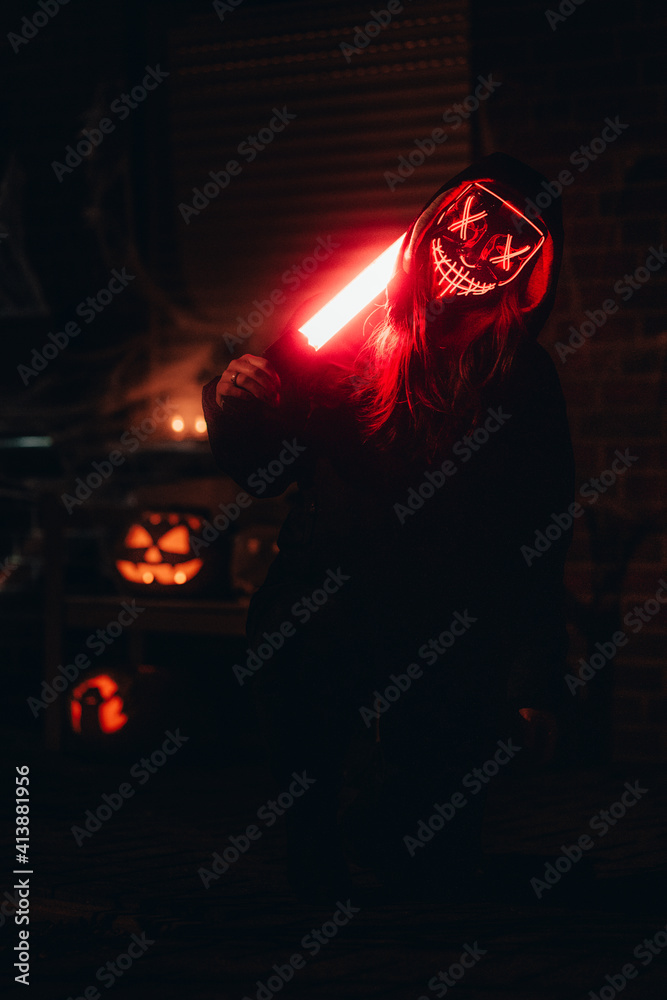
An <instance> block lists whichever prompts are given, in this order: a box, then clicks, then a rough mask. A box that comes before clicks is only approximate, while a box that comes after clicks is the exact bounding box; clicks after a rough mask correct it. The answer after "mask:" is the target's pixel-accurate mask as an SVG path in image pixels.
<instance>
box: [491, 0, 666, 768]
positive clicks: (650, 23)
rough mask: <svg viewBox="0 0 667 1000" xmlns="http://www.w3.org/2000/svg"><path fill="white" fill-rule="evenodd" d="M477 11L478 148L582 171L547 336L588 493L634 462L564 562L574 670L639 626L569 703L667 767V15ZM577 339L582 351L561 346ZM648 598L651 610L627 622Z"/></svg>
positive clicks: (614, 745)
mask: <svg viewBox="0 0 667 1000" xmlns="http://www.w3.org/2000/svg"><path fill="white" fill-rule="evenodd" d="M471 8H472V10H471V24H472V28H471V31H472V44H473V65H472V75H473V76H474V75H475V74H477V73H478V72H484V73H487V72H493V73H495V74H496V75H498V76H499V78H500V79H502V80H503V85H502V87H501V88H500V89H499V90H498V92H497V94H496V95H495V96H494V100H493V102H489V103H488V106H487V107H485V108H483V109H482V112H481V114H480V116H479V117H478V119H477V121H476V126H477V132H476V145H477V152H478V153H479V154H480V155H483V154H485V153H488V152H491V151H493V150H496V149H497V150H502V151H504V152H507V153H511V154H513V155H516V156H518V157H519V158H521V159H525V160H526V161H527V162H529V163H531V164H532V165H534V166H535V167H536V168H538V169H539V170H541V171H542V172H543V173H544V174H545V176H546V177H547V178H548V179H549V180H550V181H551V180H556V179H557V178H558V175H559V174H560V173H561V172H562V171H569V174H570V177H571V182H570V183H568V184H566V185H565V186H564V191H563V195H562V197H563V211H564V218H565V231H566V249H565V257H564V262H563V271H562V276H561V281H560V288H559V294H558V299H557V303H556V308H555V311H554V313H553V315H552V317H551V319H550V321H549V323H548V326H547V327H546V328H545V330H544V332H543V334H542V336H541V338H540V339H541V342H542V343H543V344H544V346H545V347H547V349H548V350H549V351H550V353H551V354H552V356H553V358H554V361H555V363H556V366H557V368H558V372H559V375H560V378H561V383H562V386H563V390H564V392H565V396H566V400H567V404H568V411H569V415H570V424H571V429H572V435H573V441H574V448H575V454H576V462H577V472H576V476H577V491H579V488H580V486H581V485H583V484H584V483H585V482H586V481H588V480H590V479H591V477H595V478H596V479H598V480H599V477H600V475H601V474H603V473H604V472H605V470H609V469H610V468H611V463H612V461H613V459H614V456H615V452H616V450H617V449H618V450H620V451H621V452H622V453H623V452H625V450H626V449H629V452H630V455H631V456H633V457H634V456H636V461H632V462H631V464H630V467H629V468H627V470H626V471H625V472H623V473H620V474H618V476H617V477H616V479H615V482H610V480H611V478H612V474H611V473H609V474H607V475H606V476H604V480H605V481H607V482H609V485H608V486H607V487H605V492H604V493H602V492H596V493H595V494H594V496H593V497H582V496H581V495H578V496H577V499H578V500H579V501H580V502H581V504H582V506H583V507H584V509H585V514H584V516H582V517H581V518H580V519H578V520H577V521H576V522H575V524H576V527H575V538H574V542H573V545H572V549H571V553H570V559H569V564H568V569H567V585H568V588H569V590H570V592H571V594H572V606H571V619H572V622H571V640H572V641H571V652H570V658H571V665H572V667H573V668H576V667H577V663H578V660H579V658H580V657H584V658H585V659H586V660H588V659H589V658H590V654H591V653H593V652H595V651H596V649H595V643H596V642H601V643H602V644H603V647H604V643H605V642H608V640H609V639H610V638H611V636H612V635H613V633H614V632H615V631H618V630H622V631H624V632H625V633H626V635H627V642H626V644H625V645H624V646H623V648H622V649H620V652H619V655H618V657H617V658H616V661H615V664H614V665H613V666H609V664H608V663H605V664H604V665H603V666H601V667H600V669H599V670H597V671H596V673H595V676H594V678H593V679H592V680H591V681H590V682H589V683H587V684H586V685H585V687H582V688H578V689H577V691H576V694H575V695H573V697H574V698H576V701H577V712H578V713H579V719H580V729H581V732H583V733H584V737H583V739H582V746H583V745H585V742H586V736H585V734H586V732H588V733H589V736H590V744H591V745H592V744H594V743H597V746H598V748H599V749H601V751H602V752H604V751H605V749H606V751H607V752H610V753H611V754H612V755H613V757H614V758H615V759H647V760H648V759H652V760H664V759H666V758H667V664H666V663H665V651H666V650H667V609H664V608H663V606H662V605H659V604H658V603H657V602H655V593H656V590H657V589H658V587H659V586H660V585H659V580H660V578H661V577H663V578H665V579H667V558H666V557H667V546H666V539H665V527H666V521H665V516H664V504H663V496H664V494H665V485H666V483H665V472H664V458H665V451H666V449H665V445H664V443H663V440H664V429H665V417H664V413H663V400H664V397H665V387H666V383H667V318H666V317H665V283H666V278H667V262H665V263H664V264H663V265H662V266H661V267H660V268H659V269H657V270H656V271H655V272H654V273H651V272H650V271H649V270H648V269H647V268H646V261H647V258H648V257H649V255H650V253H651V248H652V247H653V248H657V249H658V250H659V249H660V247H661V241H664V242H665V243H667V222H666V218H667V216H666V213H665V202H666V199H665V195H666V194H667V169H666V168H667V149H666V147H665V125H666V114H667V112H666V106H665V104H666V91H665V87H664V49H665V41H666V39H665V29H664V23H665V19H664V9H663V7H662V5H661V4H659V3H656V2H645V0H638V2H634V3H631V4H622V5H620V4H606V5H604V4H602V3H601V2H599V0H584V2H580V3H578V4H575V3H571V2H570V0H564V2H562V3H560V4H558V3H553V4H551V5H550V7H546V9H545V5H543V4H542V3H535V2H530V0H522V2H515V3H512V4H508V5H506V4H503V5H502V6H501V5H498V4H496V3H492V2H489V0H471ZM549 10H550V11H551V13H549ZM568 12H570V13H568ZM606 119H610V120H611V121H614V120H616V119H618V120H619V121H620V123H621V125H625V126H627V127H625V128H620V129H618V131H619V134H618V135H617V136H613V134H612V131H613V130H611V129H609V130H608V131H607V132H606V138H607V139H609V140H611V141H608V142H607V143H606V148H604V149H603V148H602V147H603V146H604V145H605V140H604V139H603V140H602V141H599V142H594V141H593V140H595V139H596V138H598V137H600V136H601V134H602V132H603V130H604V129H605V127H606V125H605V120H606ZM581 147H588V149H589V151H590V152H589V153H587V152H586V151H585V150H583V149H581ZM572 157H573V158H572ZM571 158H572V159H571ZM584 165H585V166H584ZM566 179H567V178H566ZM554 193H555V191H554ZM548 196H549V195H548V194H547V193H546V192H545V193H544V197H548ZM654 261H655V258H653V261H652V262H651V264H650V266H651V267H655V266H656V264H655V263H654ZM638 268H642V269H643V270H640V271H638V272H637V269H638ZM635 272H637V273H636V277H635ZM626 275H628V276H630V278H631V280H630V281H628V278H626V277H625V276H626ZM633 283H634V285H635V286H636V287H635V288H633V287H632V284H633ZM605 303H606V305H607V309H608V312H605ZM589 312H590V313H592V314H593V318H592V319H591V317H590V316H589V315H588V313H589ZM596 321H597V323H596ZM585 322H588V326H585V327H584V330H583V334H584V335H583V336H582V335H581V328H582V324H584V323H585ZM574 331H580V332H579V334H575V336H574V341H573V344H577V343H578V344H579V345H580V346H578V347H576V349H575V350H574V351H573V352H572V353H570V352H569V351H568V352H567V353H566V350H567V347H569V346H572V345H570V343H569V341H570V337H572V336H573V332H574ZM587 334H590V335H587ZM559 343H560V344H561V345H566V348H563V347H562V346H561V347H559V346H558V345H559ZM618 467H620V463H617V468H618ZM602 485H603V486H604V482H603V483H602ZM596 489H597V488H596V487H595V486H593V490H594V491H595V490H596ZM647 600H648V601H649V602H651V601H653V603H649V606H648V608H647V609H646V610H645V611H644V612H643V614H644V616H645V617H646V618H648V619H649V620H647V621H645V622H641V623H640V622H637V621H636V620H632V621H631V622H629V623H628V622H624V621H623V618H624V616H625V615H626V614H627V613H628V612H630V611H631V609H632V608H634V607H635V606H640V607H643V605H644V604H645V602H646V601H647ZM656 609H659V610H657V612H656ZM653 612H656V613H653ZM607 649H609V647H608V646H607ZM598 652H599V650H598ZM600 656H604V653H601V654H600ZM596 662H597V663H599V662H600V661H599V660H598V661H596ZM605 719H610V720H611V731H610V732H605V722H604V720H605Z"/></svg>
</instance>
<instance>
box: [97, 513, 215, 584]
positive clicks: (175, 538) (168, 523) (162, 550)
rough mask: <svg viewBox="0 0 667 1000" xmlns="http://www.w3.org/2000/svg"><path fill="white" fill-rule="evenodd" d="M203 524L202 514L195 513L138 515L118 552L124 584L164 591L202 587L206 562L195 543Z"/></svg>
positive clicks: (116, 559)
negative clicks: (194, 547) (197, 552)
mask: <svg viewBox="0 0 667 1000" xmlns="http://www.w3.org/2000/svg"><path fill="white" fill-rule="evenodd" d="M202 527H203V520H202V518H201V517H200V516H198V515H195V514H193V513H177V512H175V511H145V512H144V513H142V514H141V515H139V516H137V517H135V518H134V519H133V520H132V521H130V522H129V524H128V525H126V527H125V529H124V531H123V534H122V541H121V543H120V545H119V546H118V547H117V549H116V553H115V557H116V558H115V567H116V572H117V573H118V574H119V576H120V578H121V582H122V585H123V586H124V587H126V588H127V589H130V590H140V591H143V592H146V591H148V592H150V591H159V592H160V593H161V594H164V593H168V592H179V593H183V592H184V591H193V590H199V589H200V585H201V584H202V582H204V576H205V574H202V570H203V569H204V565H205V562H204V559H203V558H202V557H201V556H200V555H198V554H196V552H194V551H193V548H192V546H193V539H194V537H195V536H196V535H199V533H200V530H201V528H202ZM207 548H208V546H207Z"/></svg>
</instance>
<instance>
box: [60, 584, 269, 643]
mask: <svg viewBox="0 0 667 1000" xmlns="http://www.w3.org/2000/svg"><path fill="white" fill-rule="evenodd" d="M123 601H128V602H129V603H131V602H132V601H135V602H136V607H138V608H144V609H145V610H144V611H142V612H141V614H140V615H139V616H138V617H137V619H136V621H135V622H133V624H132V631H135V632H136V631H139V632H174V633H180V634H187V633H189V632H193V633H196V634H197V635H240V636H243V635H245V621H246V615H247V612H248V604H249V603H250V601H249V598H246V599H245V600H238V601H211V600H209V601H207V600H196V599H193V600H171V599H165V600H156V599H155V598H145V597H141V596H139V597H137V596H136V595H132V594H125V595H123V594H103V595H100V596H93V597H91V596H89V595H87V594H81V595H79V594H67V595H65V597H64V598H63V619H64V620H63V625H64V627H66V628H101V627H103V626H104V624H105V623H106V622H107V621H111V620H112V619H113V618H115V617H116V616H117V615H118V613H119V612H120V610H121V604H122V602H123Z"/></svg>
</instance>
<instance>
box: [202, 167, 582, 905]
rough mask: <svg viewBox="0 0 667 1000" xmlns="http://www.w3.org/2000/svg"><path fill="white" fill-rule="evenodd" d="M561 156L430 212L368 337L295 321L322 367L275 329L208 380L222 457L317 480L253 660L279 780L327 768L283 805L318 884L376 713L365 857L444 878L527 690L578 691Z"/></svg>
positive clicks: (283, 539)
mask: <svg viewBox="0 0 667 1000" xmlns="http://www.w3.org/2000/svg"><path fill="white" fill-rule="evenodd" d="M542 180H543V178H542V176H541V175H540V174H538V173H537V172H535V171H533V170H532V169H531V168H529V167H527V166H525V165H524V164H522V163H520V162H519V161H517V160H515V159H513V158H512V157H509V156H505V155H503V154H497V153H496V154H493V155H492V156H489V157H486V158H484V159H483V160H481V161H479V162H478V163H477V164H475V165H473V166H472V167H470V168H468V169H467V170H465V171H463V172H462V173H460V174H458V175H457V176H456V177H454V178H453V179H452V180H451V181H450V182H449V183H448V184H446V185H445V186H444V187H443V188H441V189H440V190H439V191H438V192H437V193H436V194H435V196H434V197H433V198H432V199H431V201H430V202H429V203H428V204H427V205H426V206H425V208H424V210H423V211H422V212H421V213H420V215H419V216H418V217H417V218H416V220H415V221H414V223H413V224H412V226H411V227H410V229H409V230H408V232H407V234H406V237H405V241H404V243H403V247H402V250H401V253H400V254H399V261H398V265H397V269H396V273H395V275H394V277H393V278H392V280H391V282H390V284H389V286H388V289H387V298H386V303H385V305H384V306H383V308H382V309H381V310H379V321H378V314H377V313H376V314H375V316H374V319H375V320H376V323H375V326H374V327H373V328H372V329H371V331H370V332H369V333H367V334H366V335H365V336H363V337H362V339H361V340H360V342H358V343H356V344H355V345H354V347H351V346H350V343H349V341H348V342H347V345H346V346H345V347H344V348H341V349H339V350H338V351H336V349H331V350H330V349H327V350H326V351H324V350H323V351H321V352H319V354H317V355H316V354H315V353H314V352H309V350H308V349H307V347H304V346H303V343H305V339H304V338H302V335H301V334H297V335H295V333H294V329H295V327H296V324H294V325H293V326H292V328H291V329H290V332H289V335H288V337H287V338H286V340H285V343H289V344H290V345H292V346H295V345H297V346H300V347H301V363H300V364H301V367H300V368H299V366H298V365H297V366H296V367H295V366H294V359H293V358H290V355H289V353H288V352H286V351H285V350H282V351H281V350H280V345H281V341H280V340H279V341H278V342H277V343H276V345H274V346H273V347H272V348H269V350H268V351H267V352H266V356H265V358H253V357H251V356H250V355H244V356H243V357H242V358H239V359H235V360H233V361H232V362H231V363H230V365H229V367H228V368H227V370H226V371H225V372H224V373H223V375H222V377H221V378H220V379H217V378H216V379H213V380H212V381H211V382H209V383H208V385H206V386H205V387H204V390H203V403H204V414H205V416H206V420H207V424H208V430H209V439H210V442H211V448H212V451H213V454H214V456H215V458H216V460H217V462H218V464H219V465H220V467H221V468H222V469H223V471H224V472H226V473H227V474H228V475H230V476H231V477H232V478H233V479H234V480H235V481H236V482H238V483H239V485H241V486H242V488H243V489H244V490H246V491H247V492H248V493H249V494H250V495H251V496H255V497H267V496H279V495H280V494H281V493H282V492H283V491H284V490H285V489H286V488H287V487H288V486H289V485H290V484H291V483H293V482H295V481H296V483H297V484H298V491H297V493H296V495H295V497H294V503H293V509H292V510H291V512H290V514H289V515H288V517H287V519H286V521H285V523H284V525H283V527H282V529H281V533H280V536H279V539H278V545H279V550H280V551H279V554H278V556H277V557H276V559H275V561H274V563H273V564H272V566H271V568H270V571H269V574H268V576H267V579H266V581H265V583H264V584H263V585H262V587H260V589H259V590H258V591H257V593H256V594H255V595H254V596H253V598H252V600H251V604H250V608H249V614H248V624H247V635H248V640H249V642H250V645H251V648H252V649H253V651H255V652H256V654H257V655H256V657H255V659H254V660H253V663H254V665H255V666H254V668H253V669H252V670H250V669H248V671H247V673H248V674H251V673H253V674H254V676H253V678H252V681H253V684H254V688H255V693H256V698H257V705H258V709H259V714H260V719H261V721H262V725H263V729H264V733H265V735H266V739H267V742H268V746H269V750H270V756H271V762H272V766H273V769H274V773H275V777H276V780H277V781H278V783H279V784H280V785H281V787H287V786H286V785H285V784H284V783H285V782H289V781H290V780H293V774H294V772H297V773H299V774H301V773H302V772H303V771H304V770H305V771H306V773H307V775H308V777H309V778H311V779H313V781H314V783H313V784H312V786H311V787H309V789H308V790H307V791H306V792H305V793H304V795H303V796H302V798H300V799H298V800H297V801H296V802H295V804H294V805H293V806H292V807H291V808H290V810H289V811H288V813H287V817H286V819H287V829H288V873H289V876H290V880H291V883H292V885H293V887H294V888H295V889H296V890H297V891H299V892H300V893H301V894H305V895H310V896H314V897H321V896H330V897H332V898H335V895H336V893H337V892H338V891H340V890H342V889H344V888H345V887H346V876H347V867H346V864H345V862H344V860H343V856H342V854H341V851H340V841H339V827H338V825H337V813H338V810H339V802H338V798H337V795H338V791H339V789H340V786H341V782H342V775H343V766H344V762H345V759H346V757H345V755H346V752H347V750H348V748H349V745H350V742H351V741H353V742H354V740H355V738H358V742H361V743H363V740H364V739H367V740H368V741H369V742H372V741H373V740H376V741H377V739H378V738H379V745H380V747H381V751H382V753H381V757H382V766H383V775H382V776H380V775H379V774H376V775H375V777H376V778H377V780H376V782H375V786H374V788H373V791H372V794H370V793H368V794H367V795H366V798H365V800H363V801H361V800H360V801H359V802H358V803H357V807H356V810H355V811H354V821H351V820H349V821H348V822H347V832H348V840H349V841H351V840H354V841H355V849H356V852H357V853H356V860H359V861H361V862H362V863H369V864H372V865H374V866H375V868H376V869H377V871H378V872H379V873H380V875H381V876H382V877H383V878H384V879H385V881H388V882H393V883H400V884H401V885H405V884H407V885H409V886H411V887H414V886H422V887H424V886H436V887H437V890H438V892H439V893H441V894H444V895H446V893H447V891H448V889H452V888H453V886H454V885H455V884H460V883H461V880H462V879H464V878H465V877H466V875H467V874H469V873H470V872H472V871H474V869H475V866H476V864H477V862H478V860H479V850H480V830H481V820H482V808H483V800H484V793H485V791H486V787H487V785H488V783H489V781H490V780H493V776H495V774H496V773H498V772H499V771H500V770H502V769H503V768H507V769H508V770H509V769H511V767H512V763H513V759H514V757H515V756H516V755H517V754H518V755H519V756H520V753H519V749H520V748H522V747H521V741H519V742H517V741H516V737H517V733H519V732H520V731H521V730H520V727H519V725H518V723H521V716H520V715H519V713H520V712H521V714H522V715H523V717H524V718H532V719H541V720H542V721H544V720H547V722H546V725H547V726H548V727H549V728H550V727H551V721H550V720H552V718H553V714H554V713H557V711H558V707H559V703H560V700H561V697H562V692H563V690H564V681H563V671H564V659H565V652H566V645H567V635H566V629H565V623H564V614H563V564H564V559H565V554H566V551H567V547H568V545H569V541H570V537H571V523H572V518H571V516H570V515H569V514H568V507H569V506H570V504H571V502H572V496H573V457H572V449H571V443H570V436H569V430H568V424H567V417H566V412H565V405H564V400H563V396H562V392H561V388H560V384H559V381H558V376H557V374H556V371H555V368H554V365H553V363H552V361H551V359H550V357H549V355H548V354H547V352H546V351H545V350H544V349H543V348H542V347H541V346H539V345H538V344H537V342H536V337H537V335H538V333H539V332H540V330H541V328H542V326H543V324H544V322H545V320H546V318H547V316H548V314H549V312H550V310H551V307H552V304H553V300H554V296H555V291H556V282H557V278H558V270H559V266H560V260H561V252H562V225H561V220H560V215H559V212H560V206H559V204H556V203H554V204H552V205H551V206H550V207H549V209H548V210H545V212H544V213H543V215H542V216H541V217H536V218H533V217H530V216H529V215H528V214H527V211H526V208H525V205H526V199H527V198H531V197H532V195H533V194H534V193H535V191H537V190H539V189H540V184H541V182H542ZM367 325H368V324H367ZM300 339H301V340H302V341H303V343H302V344H301V345H299V340H300ZM283 347H284V344H283ZM281 638H282V639H283V641H282V642H279V640H280V639H281ZM272 639H273V642H272ZM260 661H261V665H260V666H259V667H257V663H258V662H260ZM529 710H530V711H529ZM513 740H514V741H513ZM485 765H486V767H485ZM475 769H477V770H475ZM452 796H455V799H454V801H455V805H454V806H452V805H451V802H452ZM448 803H449V805H448ZM436 806H439V807H440V809H439V810H438V809H437V808H436ZM350 815H352V813H350ZM433 817H435V818H433ZM350 831H352V832H350ZM349 847H350V845H349V843H348V848H349Z"/></svg>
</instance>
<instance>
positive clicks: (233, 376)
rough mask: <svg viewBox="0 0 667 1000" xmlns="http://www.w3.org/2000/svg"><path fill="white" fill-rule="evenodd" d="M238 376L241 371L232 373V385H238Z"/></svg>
mask: <svg viewBox="0 0 667 1000" xmlns="http://www.w3.org/2000/svg"><path fill="white" fill-rule="evenodd" d="M238 377H239V373H238V372H234V374H233V375H232V385H234V386H235V385H236V380H237V378H238Z"/></svg>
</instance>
